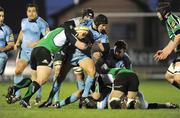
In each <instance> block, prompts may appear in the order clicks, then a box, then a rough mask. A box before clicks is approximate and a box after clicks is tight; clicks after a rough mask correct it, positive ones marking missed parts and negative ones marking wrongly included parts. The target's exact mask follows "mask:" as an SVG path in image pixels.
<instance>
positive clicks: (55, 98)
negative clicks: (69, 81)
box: [54, 81, 60, 102]
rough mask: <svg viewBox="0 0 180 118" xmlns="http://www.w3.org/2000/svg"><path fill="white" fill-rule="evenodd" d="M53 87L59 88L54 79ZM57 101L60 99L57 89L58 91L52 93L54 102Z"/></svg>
mask: <svg viewBox="0 0 180 118" xmlns="http://www.w3.org/2000/svg"><path fill="white" fill-rule="evenodd" d="M54 87H55V88H59V87H58V83H57V81H55V83H54ZM57 101H60V100H59V89H58V91H57V92H56V94H55V95H54V102H57Z"/></svg>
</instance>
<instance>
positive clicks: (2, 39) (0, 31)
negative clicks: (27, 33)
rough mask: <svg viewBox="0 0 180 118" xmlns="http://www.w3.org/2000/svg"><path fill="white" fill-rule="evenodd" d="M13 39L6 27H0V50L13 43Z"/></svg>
mask: <svg viewBox="0 0 180 118" xmlns="http://www.w3.org/2000/svg"><path fill="white" fill-rule="evenodd" d="M13 41H14V37H13V33H12V30H11V29H10V27H8V26H7V25H5V24H3V25H1V26H0V48H4V47H5V46H6V45H7V43H8V42H13Z"/></svg>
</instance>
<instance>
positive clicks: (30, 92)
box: [23, 81, 41, 103]
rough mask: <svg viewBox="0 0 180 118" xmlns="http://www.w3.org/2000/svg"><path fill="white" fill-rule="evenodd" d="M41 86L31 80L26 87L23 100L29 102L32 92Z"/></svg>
mask: <svg viewBox="0 0 180 118" xmlns="http://www.w3.org/2000/svg"><path fill="white" fill-rule="evenodd" d="M40 87H41V86H40V85H39V84H38V83H37V82H36V81H33V82H32V83H31V84H30V85H29V88H28V91H27V93H26V94H25V96H24V98H23V100H24V101H26V102H27V103H29V100H30V98H31V97H32V96H33V95H34V93H35V92H36V91H37V90H38V89H39V88H40Z"/></svg>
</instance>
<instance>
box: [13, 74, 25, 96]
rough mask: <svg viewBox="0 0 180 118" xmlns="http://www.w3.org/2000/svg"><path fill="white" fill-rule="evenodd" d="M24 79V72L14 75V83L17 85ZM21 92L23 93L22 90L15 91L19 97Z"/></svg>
mask: <svg viewBox="0 0 180 118" xmlns="http://www.w3.org/2000/svg"><path fill="white" fill-rule="evenodd" d="M22 80H23V76H22V74H20V75H16V76H15V77H14V85H15V86H16V85H17V84H18V83H19V82H21V81H22ZM20 94H21V92H20V90H18V91H16V93H15V95H16V96H17V97H19V96H20Z"/></svg>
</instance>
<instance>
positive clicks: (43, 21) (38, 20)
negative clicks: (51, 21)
mask: <svg viewBox="0 0 180 118" xmlns="http://www.w3.org/2000/svg"><path fill="white" fill-rule="evenodd" d="M37 22H40V23H47V22H46V21H45V20H44V19H43V18H41V17H39V16H38V18H37Z"/></svg>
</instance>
